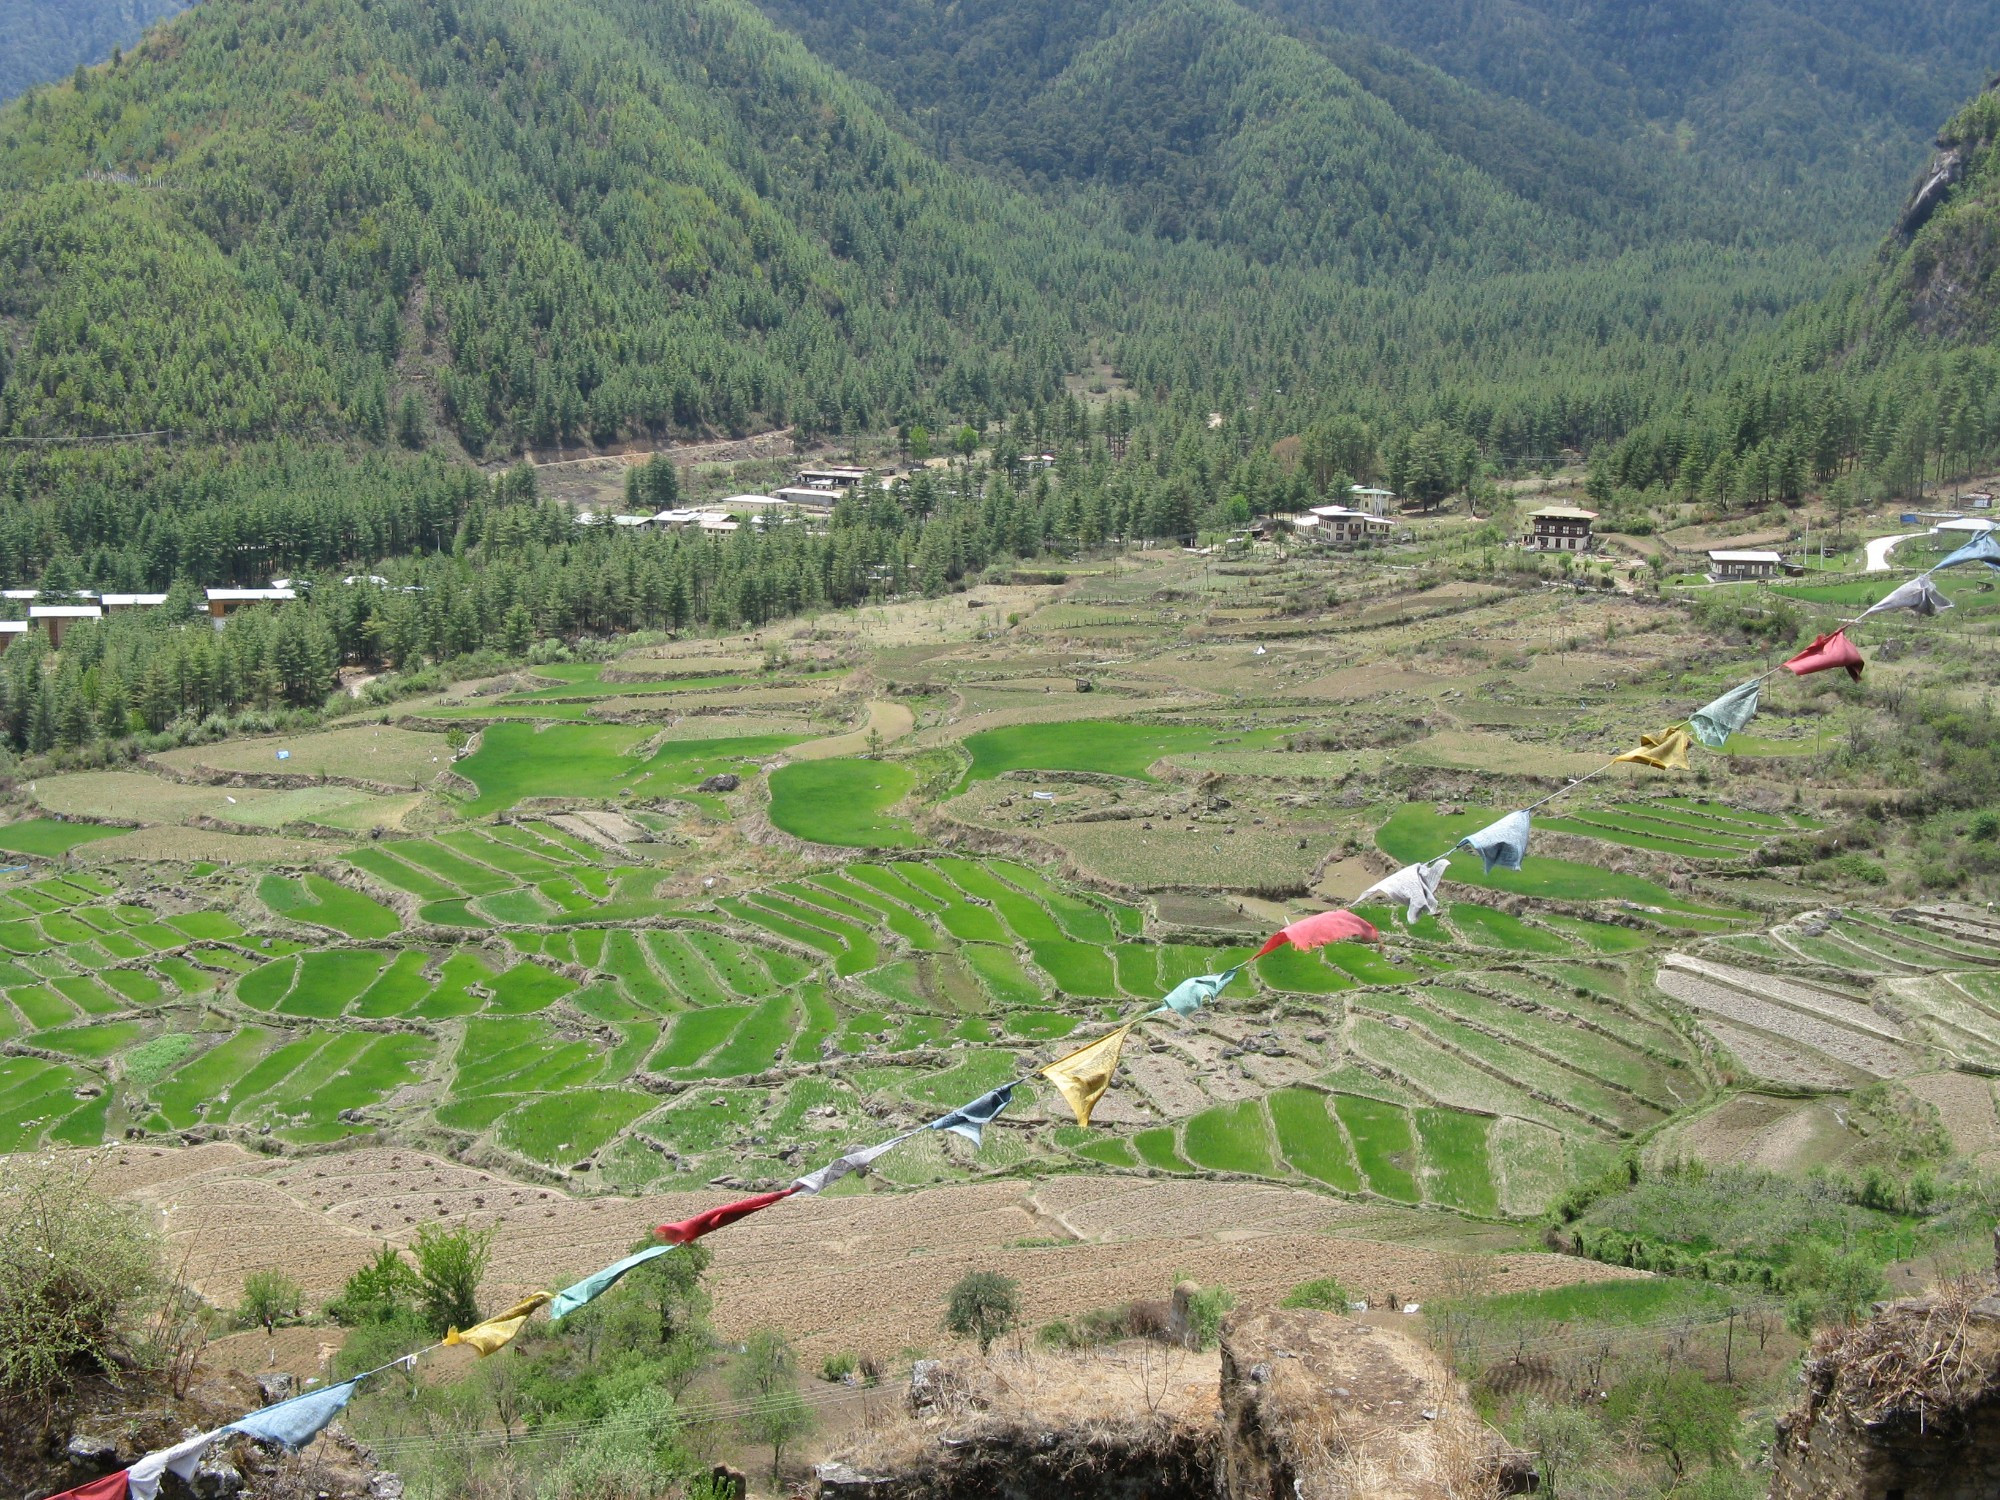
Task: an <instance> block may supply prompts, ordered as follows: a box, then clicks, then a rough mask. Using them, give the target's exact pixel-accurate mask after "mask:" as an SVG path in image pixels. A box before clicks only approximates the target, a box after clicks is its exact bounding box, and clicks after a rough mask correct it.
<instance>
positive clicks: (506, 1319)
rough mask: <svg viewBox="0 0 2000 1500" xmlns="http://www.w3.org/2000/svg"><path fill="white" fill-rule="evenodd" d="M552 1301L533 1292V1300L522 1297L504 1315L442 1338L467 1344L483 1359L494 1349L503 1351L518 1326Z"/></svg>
mask: <svg viewBox="0 0 2000 1500" xmlns="http://www.w3.org/2000/svg"><path fill="white" fill-rule="evenodd" d="M554 1300H555V1299H554V1298H553V1297H551V1296H550V1295H549V1294H548V1293H547V1292H536V1293H535V1294H534V1295H533V1296H532V1297H523V1298H522V1299H521V1300H520V1301H519V1302H516V1303H515V1304H514V1305H513V1306H512V1307H510V1308H508V1309H507V1310H506V1311H505V1312H500V1313H495V1314H494V1315H493V1316H492V1317H490V1318H488V1319H487V1320H486V1321H485V1322H484V1323H480V1324H477V1325H475V1326H474V1327H471V1328H468V1329H466V1330H465V1332H463V1333H460V1332H459V1331H458V1330H457V1329H456V1328H454V1329H452V1330H451V1332H449V1333H447V1334H446V1335H445V1336H444V1341H445V1342H446V1343H447V1344H470V1345H471V1346H472V1347H473V1348H475V1349H477V1350H478V1351H479V1357H480V1358H481V1359H484V1358H485V1357H486V1356H487V1355H489V1354H491V1353H493V1352H494V1351H495V1350H496V1349H504V1348H506V1347H507V1345H508V1343H509V1342H511V1341H512V1339H513V1337H514V1335H515V1334H517V1333H519V1332H520V1331H521V1325H522V1324H523V1323H525V1322H527V1321H528V1319H529V1318H530V1317H531V1316H533V1314H534V1311H535V1309H536V1308H538V1307H545V1306H547V1305H548V1304H549V1303H550V1302H552V1301H554Z"/></svg>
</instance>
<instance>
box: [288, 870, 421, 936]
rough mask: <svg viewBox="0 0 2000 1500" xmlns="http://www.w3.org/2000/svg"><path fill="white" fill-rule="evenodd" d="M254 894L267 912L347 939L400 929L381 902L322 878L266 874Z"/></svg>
mask: <svg viewBox="0 0 2000 1500" xmlns="http://www.w3.org/2000/svg"><path fill="white" fill-rule="evenodd" d="M257 894H258V896H259V897H260V898H261V899H262V900H263V902H264V904H265V905H266V906H268V907H270V908H271V910H273V911H275V912H279V913H281V914H282V915H284V916H287V917H290V918H291V919H292V920H293V921H295V922H311V923H314V924H315V925H317V926H321V927H331V928H332V929H334V931H336V932H343V933H346V934H347V936H349V937H351V938H385V937H388V936H390V935H391V934H393V933H396V932H399V931H401V930H402V926H403V924H402V923H401V922H400V921H398V920H397V917H396V914H395V913H394V912H393V911H391V910H390V909H389V908H388V907H386V906H384V905H382V903H381V902H379V901H371V900H369V899H368V897H366V896H364V895H362V894H361V893H360V892H359V891H354V890H349V889H348V888H347V887H346V886H344V885H336V884H334V882H332V881H331V880H328V879H327V878H326V877H325V876H324V875H308V876H306V877H305V879H304V881H303V882H301V881H297V880H291V879H288V878H286V877H285V876H283V875H266V876H265V877H264V878H263V880H261V881H260V882H258V885H257Z"/></svg>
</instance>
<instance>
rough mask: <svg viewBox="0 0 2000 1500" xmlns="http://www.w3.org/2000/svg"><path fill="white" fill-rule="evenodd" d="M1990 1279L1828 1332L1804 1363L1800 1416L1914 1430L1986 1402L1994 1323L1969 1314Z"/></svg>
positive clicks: (1997, 1371) (1996, 1360) (1999, 1378)
mask: <svg viewBox="0 0 2000 1500" xmlns="http://www.w3.org/2000/svg"><path fill="white" fill-rule="evenodd" d="M1992 1290H1993V1280H1992V1277H1991V1276H1962V1277H1957V1278H1955V1279H1953V1280H1951V1281H1948V1282H1946V1283H1945V1284H1944V1285H1943V1286H1941V1287H1940V1288H1939V1289H1938V1290H1937V1292H1936V1293H1934V1294H1933V1295H1931V1296H1928V1297H1919V1298H1913V1299H1911V1300H1909V1301H1904V1302H1893V1303H1891V1304H1890V1305H1889V1306H1888V1307H1887V1308H1886V1309H1885V1310H1883V1311H1882V1312H1881V1313H1878V1314H1877V1315H1876V1316H1875V1317H1872V1318H1870V1319H1869V1320H1868V1321H1867V1322H1865V1323H1861V1324H1857V1325H1856V1326H1855V1327H1853V1328H1840V1329H1830V1330H1828V1331H1827V1332H1825V1333H1822V1334H1821V1335H1820V1336H1819V1338H1818V1339H1817V1340H1816V1341H1815V1342H1814V1344H1813V1347H1812V1352H1811V1353H1810V1354H1809V1355H1808V1356H1807V1357H1806V1362H1805V1369H1804V1375H1805V1379H1806V1385H1807V1392H1808V1394H1807V1398H1806V1400H1807V1405H1806V1411H1807V1412H1808V1413H1813V1414H1825V1412H1826V1409H1827V1408H1828V1407H1832V1408H1833V1409H1834V1411H1836V1412H1838V1413H1839V1414H1840V1415H1841V1416H1843V1417H1845V1418H1847V1419H1849V1420H1851V1421H1853V1422H1855V1423H1856V1424H1858V1425H1862V1426H1868V1427H1875V1426H1879V1425H1881V1424H1884V1423H1888V1422H1892V1421H1896V1422H1909V1423H1914V1424H1916V1425H1917V1426H1918V1427H1919V1428H1920V1429H1923V1428H1927V1427H1929V1426H1932V1425H1935V1424H1937V1423H1938V1422H1940V1421H1941V1420H1948V1419H1950V1418H1951V1417H1953V1416H1954V1415H1955V1414H1957V1413H1959V1412H1960V1411H1962V1410H1964V1409H1965V1408H1966V1407H1969V1406H1971V1405H1972V1404H1973V1403H1974V1402H1976V1401H1984V1400H1985V1399H1987V1398H1988V1396H1989V1393H1990V1392H1991V1391H1992V1389H1993V1388H1994V1386H1995V1385H1996V1383H2000V1322H1996V1320H1995V1319H1994V1318H1992V1317H1991V1316H1988V1315H1985V1314H1983V1313H1980V1312H1975V1310H1974V1305H1975V1304H1976V1303H1978V1302H1979V1301H1980V1300H1981V1299H1982V1298H1985V1297H1986V1296H1988V1295H1989V1294H1990V1293H1991V1292H1992Z"/></svg>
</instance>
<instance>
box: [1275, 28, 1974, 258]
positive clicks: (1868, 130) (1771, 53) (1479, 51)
mask: <svg viewBox="0 0 2000 1500" xmlns="http://www.w3.org/2000/svg"><path fill="white" fill-rule="evenodd" d="M1249 3H1251V4H1252V5H1253V6H1255V7H1256V8H1258V9H1261V10H1264V11H1265V12H1266V13H1267V14H1270V15H1272V16H1274V17H1275V18H1277V19H1279V20H1280V21H1281V22H1282V23H1283V24H1285V25H1287V26H1288V27H1290V28H1292V29H1294V30H1296V31H1297V32H1298V33H1299V34H1300V35H1302V36H1304V37H1307V38H1308V39H1317V40H1318V41H1320V42H1321V43H1322V44H1323V45H1325V46H1326V47H1327V48H1328V49H1329V51H1330V53H1332V54H1333V55H1335V56H1340V55H1341V54H1342V51H1343V49H1344V48H1345V47H1346V46H1347V45H1349V43H1348V41H1347V40H1346V39H1348V38H1353V37H1368V38H1372V39H1374V40H1376V41H1379V42H1386V43H1389V44H1391V45H1392V46H1394V47H1396V48H1399V49H1401V50H1403V51H1405V52H1407V53H1409V54H1411V55H1413V56H1415V57H1417V58H1419V59H1421V60H1423V61H1424V62H1427V63H1430V64H1432V65H1434V66H1436V67H1437V68H1439V69H1441V70H1443V71H1444V72H1446V73H1449V74H1450V75H1451V76H1453V77H1454V78H1457V79H1460V80H1462V81H1463V82H1465V83H1468V84H1471V85H1474V86H1476V87H1477V88H1479V89H1481V90H1483V91H1486V92H1489V93H1492V94H1497V95H1500V96H1503V97H1505V98H1508V99H1512V100H1516V101H1520V102H1522V103H1524V104H1526V105H1528V106H1529V107H1531V108H1532V109H1533V110H1534V111H1535V112H1536V113H1537V114H1539V115H1541V116H1543V117H1545V118H1546V119H1548V120H1551V121H1555V122H1558V123H1560V124H1562V125H1564V126H1566V127H1568V128H1569V129H1570V130H1573V131H1575V132H1576V133H1578V134H1579V135H1582V136H1587V137H1594V138H1597V139H1599V140H1602V141H1607V142H1609V141H1623V142H1627V143H1631V144H1635V145H1638V146H1640V147H1641V148H1642V149H1643V148H1647V147H1652V148H1655V149H1653V150H1650V151H1648V152H1647V155H1648V156H1650V157H1651V158H1653V159H1656V160H1657V159H1660V157H1661V156H1662V155H1664V156H1666V157H1668V158H1679V159H1681V160H1682V161H1683V162H1684V163H1685V164H1686V165H1687V166H1688V167H1691V168H1692V169H1693V170H1694V172H1695V173H1696V174H1697V175H1699V176H1700V177H1701V178H1702V179H1703V180H1705V181H1707V182H1709V183H1710V184H1712V185H1714V186H1717V187H1722V188H1726V189H1727V190H1729V191H1731V192H1732V193H1733V194H1734V195H1736V196H1738V197H1740V198H1742V199H1745V200H1747V201H1748V203H1749V204H1750V205H1751V211H1752V212H1753V213H1754V212H1755V210H1756V208H1757V206H1758V205H1761V206H1762V207H1763V210H1764V214H1763V217H1764V221H1765V222H1767V223H1771V222H1777V221H1778V219H1779V218H1780V216H1792V217H1796V216H1798V215H1801V214H1803V215H1806V216H1809V217H1810V218H1811V219H1812V220H1813V221H1815V223H1817V224H1818V225H1820V226H1821V227H1823V228H1824V229H1825V230H1826V231H1828V232H1829V233H1834V234H1838V233H1840V232H1842V231H1844V232H1845V234H1846V235H1847V236H1858V237H1861V238H1864V239H1872V238H1873V237H1874V234H1875V233H1876V228H1875V226H1877V225H1879V224H1880V222H1881V221H1882V220H1883V219H1884V218H1885V217H1886V216H1887V213H1888V211H1889V209H1890V208H1891V206H1892V205H1893V203H1894V200H1895V199H1896V198H1897V197H1898V196H1899V195H1900V194H1901V193H1902V192H1903V191H1904V190H1905V188H1906V187H1907V185H1908V181H1909V175H1910V173H1911V172H1912V171H1913V170H1914V169H1915V167H1916V165H1917V162H1918V161H1919V160H1920V158H1921V151H1922V146H1923V143H1924V141H1925V140H1926V138H1927V137H1928V136H1929V135H1930V133H1931V132H1932V131H1933V130H1935V129H1936V127H1937V122H1938V121H1939V120H1941V119H1943V118H1945V117H1946V116H1947V115H1949V114H1950V113H1951V111H1952V110H1954V109H1956V108H1957V107H1958V106H1959V104H1960V103H1961V102H1962V101H1963V100H1964V99H1965V98H1966V97H1967V96H1969V95H1970V94H1971V93H1972V92H1973V91H1974V90H1976V89H1977V88H1978V87H1979V86H1980V85H1981V84H1982V83H1984V82H1985V81H1986V78H1987V76H1988V74H1989V73H1990V72H1991V70H1992V67H1993V65H1994V61H1995V59H1994V57H1993V52H1992V49H1993V40H1994V38H1995V36H1996V35H2000V0H1909V3H1907V4H1890V3H1884V0H1645V3H1639V4H1635V3H1633V0H1249Z"/></svg>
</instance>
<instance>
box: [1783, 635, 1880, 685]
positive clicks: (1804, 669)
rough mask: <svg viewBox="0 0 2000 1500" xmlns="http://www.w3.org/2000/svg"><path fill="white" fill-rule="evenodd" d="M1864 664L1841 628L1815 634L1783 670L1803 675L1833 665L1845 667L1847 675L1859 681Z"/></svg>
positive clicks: (1826, 668)
mask: <svg viewBox="0 0 2000 1500" xmlns="http://www.w3.org/2000/svg"><path fill="white" fill-rule="evenodd" d="M1866 665H1868V664H1867V663H1866V662H1864V661H1863V660H1862V659H1861V653H1860V652H1859V651H1857V650H1856V649H1855V647H1854V642H1852V641H1850V640H1849V639H1848V638H1847V632H1846V631H1845V630H1844V629H1843V630H1836V631H1834V633H1833V634H1832V635H1822V636H1815V637H1814V638H1813V643H1812V644H1811V645H1810V646H1808V647H1806V649H1805V650H1803V651H1801V652H1800V653H1799V654H1798V655H1797V656H1794V657H1792V658H1791V660H1789V661H1787V662H1786V663H1785V670H1786V671H1787V672H1790V673H1791V674H1792V675H1793V676H1794V677H1804V676H1807V675H1808V674H1810V673H1813V672H1825V671H1827V670H1829V669H1831V668H1833V667H1845V668H1846V669H1847V675H1848V676H1849V677H1851V678H1852V679H1853V680H1854V681H1856V682H1859V681H1860V680H1861V669H1862V668H1863V667H1865V666H1866Z"/></svg>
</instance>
